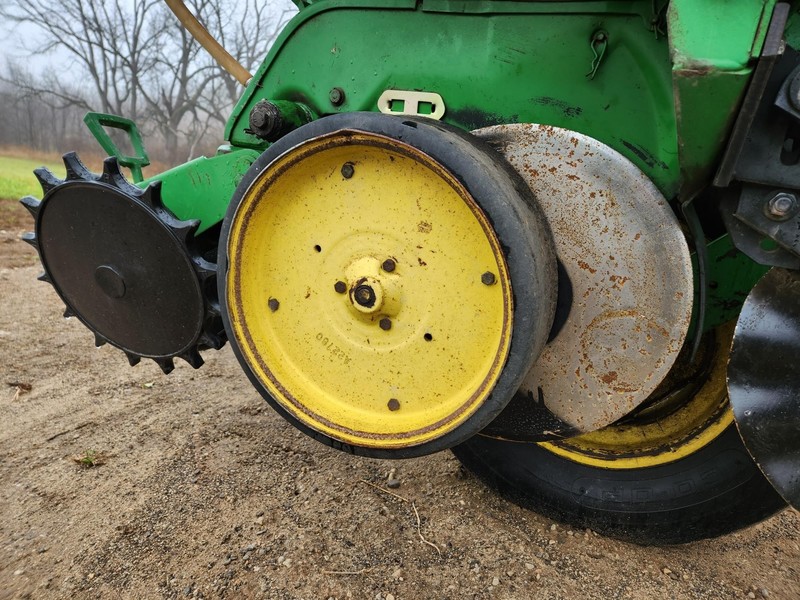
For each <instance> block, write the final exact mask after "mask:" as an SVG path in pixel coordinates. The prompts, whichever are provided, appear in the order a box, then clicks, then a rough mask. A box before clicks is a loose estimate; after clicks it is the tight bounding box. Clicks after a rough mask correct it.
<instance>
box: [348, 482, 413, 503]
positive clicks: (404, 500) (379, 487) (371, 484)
mask: <svg viewBox="0 0 800 600" xmlns="http://www.w3.org/2000/svg"><path fill="white" fill-rule="evenodd" d="M359 481H361V482H362V483H366V484H367V485H369V486H372V487H374V488H375V489H376V490H380V491H382V492H383V493H384V494H389V495H390V496H394V497H395V498H397V499H398V500H402V501H403V502H410V500H409V499H408V498H403V497H402V496H401V495H400V494H395V493H394V492H390V491H389V490H387V489H386V488H382V487H381V486H379V485H375V484H374V483H372V482H371V481H367V480H366V479H359Z"/></svg>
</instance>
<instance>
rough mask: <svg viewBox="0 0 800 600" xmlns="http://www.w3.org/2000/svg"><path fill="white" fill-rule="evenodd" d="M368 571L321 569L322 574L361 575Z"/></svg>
mask: <svg viewBox="0 0 800 600" xmlns="http://www.w3.org/2000/svg"><path fill="white" fill-rule="evenodd" d="M367 571H369V569H361V570H359V571H327V570H325V569H323V570H322V574H323V575H363V574H364V573H366V572H367Z"/></svg>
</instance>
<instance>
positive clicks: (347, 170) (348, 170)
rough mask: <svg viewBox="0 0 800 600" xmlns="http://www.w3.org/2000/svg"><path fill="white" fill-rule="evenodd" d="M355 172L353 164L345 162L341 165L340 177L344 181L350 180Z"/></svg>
mask: <svg viewBox="0 0 800 600" xmlns="http://www.w3.org/2000/svg"><path fill="white" fill-rule="evenodd" d="M355 172H356V170H355V167H354V166H353V163H351V162H346V163H344V164H343V165H342V177H344V178H345V179H350V178H351V177H352V176H353V173H355Z"/></svg>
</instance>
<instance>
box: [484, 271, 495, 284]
mask: <svg viewBox="0 0 800 600" xmlns="http://www.w3.org/2000/svg"><path fill="white" fill-rule="evenodd" d="M494 282H495V276H494V273H492V272H491V271H486V273H484V274H483V275H481V283H482V284H483V285H493V284H494Z"/></svg>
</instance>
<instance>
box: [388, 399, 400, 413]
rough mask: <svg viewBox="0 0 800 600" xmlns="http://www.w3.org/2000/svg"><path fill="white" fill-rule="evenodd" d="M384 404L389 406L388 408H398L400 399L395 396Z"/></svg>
mask: <svg viewBox="0 0 800 600" xmlns="http://www.w3.org/2000/svg"><path fill="white" fill-rule="evenodd" d="M386 406H388V407H389V410H399V409H400V401H399V400H397V399H396V398H392V399H391V400H389V402H387V403H386Z"/></svg>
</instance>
